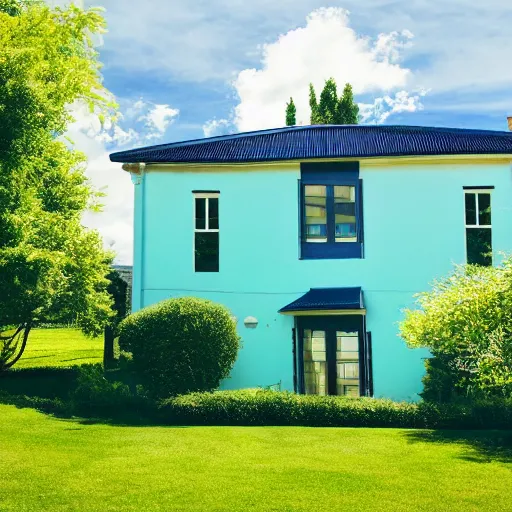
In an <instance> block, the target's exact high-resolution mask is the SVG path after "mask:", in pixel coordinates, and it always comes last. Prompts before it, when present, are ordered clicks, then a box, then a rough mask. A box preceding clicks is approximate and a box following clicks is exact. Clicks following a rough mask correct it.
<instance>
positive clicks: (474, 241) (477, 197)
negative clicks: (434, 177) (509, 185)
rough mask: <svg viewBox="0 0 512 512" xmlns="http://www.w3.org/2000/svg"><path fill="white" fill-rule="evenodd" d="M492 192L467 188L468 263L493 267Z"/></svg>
mask: <svg viewBox="0 0 512 512" xmlns="http://www.w3.org/2000/svg"><path fill="white" fill-rule="evenodd" d="M491 192H492V189H491V188H489V187H487V188H469V187H468V188H465V189H464V208H465V228H466V261H467V263H471V264H474V265H484V266H491V265H492V215H491V195H492V194H491Z"/></svg>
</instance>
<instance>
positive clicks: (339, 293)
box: [279, 286, 364, 314]
mask: <svg viewBox="0 0 512 512" xmlns="http://www.w3.org/2000/svg"><path fill="white" fill-rule="evenodd" d="M350 310H361V311H360V313H364V304H363V292H362V290H361V287H360V286H357V287H353V288H311V289H310V290H309V292H307V293H305V294H304V295H303V296H302V297H300V298H299V299H297V300H294V301H293V302H291V303H290V304H288V305H287V306H285V307H284V308H281V309H280V310H279V313H283V314H293V313H300V312H305V311H307V312H312V311H319V312H321V311H323V312H327V311H329V312H331V314H336V313H335V312H337V311H339V312H346V311H350ZM340 314H342V313H340Z"/></svg>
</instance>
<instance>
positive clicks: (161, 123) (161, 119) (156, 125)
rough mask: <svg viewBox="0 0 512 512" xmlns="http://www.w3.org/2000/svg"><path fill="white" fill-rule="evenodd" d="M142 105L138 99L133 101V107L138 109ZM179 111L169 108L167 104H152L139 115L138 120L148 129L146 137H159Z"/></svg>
mask: <svg viewBox="0 0 512 512" xmlns="http://www.w3.org/2000/svg"><path fill="white" fill-rule="evenodd" d="M146 105H147V104H146ZM144 106H145V104H144V102H143V101H141V100H139V101H138V102H137V103H135V105H134V108H135V109H139V110H140V109H142V108H143V107H144ZM179 113H180V111H179V110H178V109H177V108H171V107H170V106H169V105H156V104H155V105H152V108H151V109H150V110H149V111H148V112H147V113H146V114H144V115H143V116H141V117H139V121H144V122H145V124H146V127H147V128H148V129H149V133H148V134H147V135H146V138H147V139H154V138H158V137H161V136H162V135H163V134H164V133H165V130H167V128H168V126H169V125H170V124H171V123H173V122H174V120H175V118H176V117H177V116H178V115H179Z"/></svg>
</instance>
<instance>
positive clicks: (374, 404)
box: [0, 365, 512, 429]
mask: <svg viewBox="0 0 512 512" xmlns="http://www.w3.org/2000/svg"><path fill="white" fill-rule="evenodd" d="M0 402H1V403H7V404H13V405H17V406H19V407H32V408H36V409H39V410H41V411H44V412H46V413H50V414H63V415H67V416H72V415H75V416H83V417H95V418H105V419H115V418H118V419H121V418H127V421H137V422H139V421H144V422H150V423H158V424H165V425H248V426H249V425H253V426H272V425H289V426H292V425H297V426H309V427H398V428H447V429H491V428H494V429H512V399H508V400H507V399H502V400H494V401H485V402H475V401H473V402H471V403H461V404H433V403H429V402H419V403H416V404H412V403H407V402H393V401H391V400H384V399H374V398H344V397H335V396H325V397H321V396H305V395H295V394H293V393H289V392H277V391H267V390H261V389H252V390H239V391H216V392H213V393H191V394H188V395H181V396H178V397H174V398H169V399H166V400H163V401H160V402H155V401H153V400H151V399H149V398H148V397H146V396H145V393H144V392H143V390H141V389H139V388H138V387H137V386H135V385H134V384H133V383H130V375H129V373H128V374H127V373H126V372H122V371H119V370H116V371H108V372H106V373H105V372H104V371H103V368H102V366H101V365H87V366H82V367H74V368H35V369H20V370H11V371H9V372H5V373H2V374H0Z"/></svg>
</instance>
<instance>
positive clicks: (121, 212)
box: [66, 99, 179, 264]
mask: <svg viewBox="0 0 512 512" xmlns="http://www.w3.org/2000/svg"><path fill="white" fill-rule="evenodd" d="M70 111H71V114H72V116H73V117H74V119H75V122H74V123H73V124H71V125H70V127H69V130H68V131H67V133H66V136H67V137H69V138H70V139H71V140H72V141H73V142H74V147H75V148H76V149H79V150H80V151H83V152H84V153H85V154H86V155H87V157H88V163H87V170H86V174H87V177H88V178H89V179H90V181H91V183H92V185H93V186H94V188H96V189H97V190H100V191H102V192H104V193H105V194H106V196H105V197H104V198H102V203H103V204H104V208H103V211H102V212H100V213H95V212H86V213H85V215H84V217H83V222H84V225H86V226H88V227H90V228H94V229H97V230H98V231H99V232H100V233H101V235H102V236H103V240H104V244H105V246H106V247H108V248H112V249H113V250H114V251H115V252H116V262H117V263H124V264H130V263H131V262H132V258H133V255H132V252H133V249H132V247H133V184H132V182H131V180H130V176H129V175H128V174H127V173H126V172H124V171H122V169H121V166H120V165H119V164H117V163H112V162H110V160H109V154H110V153H111V152H113V151H116V150H119V149H123V147H124V148H126V146H128V145H129V146H135V145H141V144H143V143H144V141H145V140H147V139H148V138H149V137H151V138H156V137H160V136H162V135H163V134H164V133H165V129H166V128H167V127H168V126H169V124H170V123H171V122H172V121H173V120H174V118H175V117H176V116H177V115H178V112H179V110H178V109H173V108H170V107H169V105H156V104H153V103H151V102H146V101H144V100H143V99H139V100H137V101H136V102H134V103H132V104H130V105H128V106H127V107H126V108H125V114H124V116H120V120H121V121H123V120H125V121H128V122H129V123H130V124H133V123H134V122H135V127H136V129H135V128H134V127H133V126H131V127H129V128H126V129H124V128H122V127H121V126H120V125H119V124H116V123H113V122H112V120H111V119H106V120H105V122H104V123H103V124H102V123H101V122H100V119H99V117H98V116H97V115H95V114H94V113H92V114H91V113H90V112H89V109H88V107H87V106H86V105H84V104H80V103H76V104H74V105H72V106H71V107H70ZM138 117H142V120H141V123H139V125H137V118H138Z"/></svg>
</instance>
